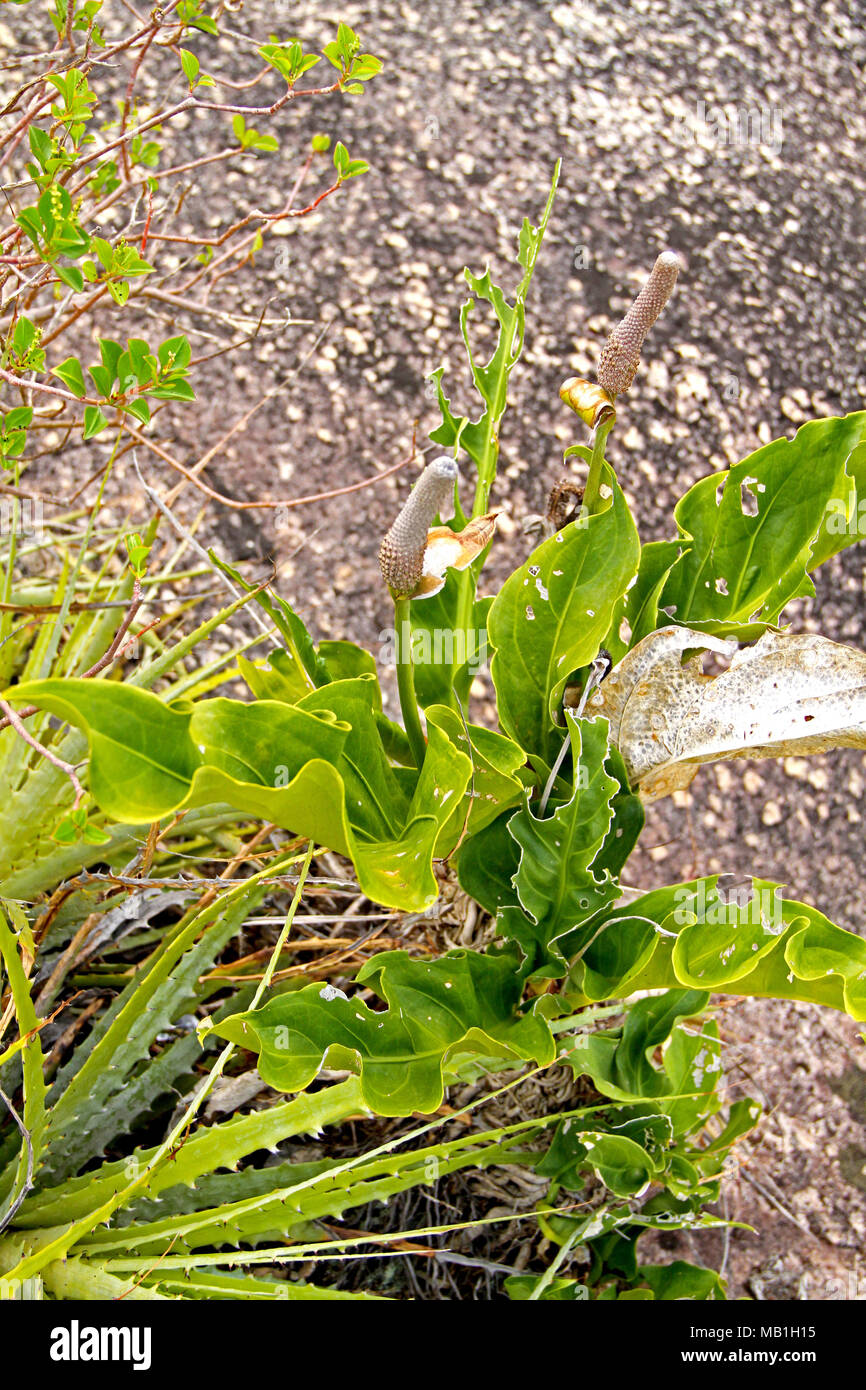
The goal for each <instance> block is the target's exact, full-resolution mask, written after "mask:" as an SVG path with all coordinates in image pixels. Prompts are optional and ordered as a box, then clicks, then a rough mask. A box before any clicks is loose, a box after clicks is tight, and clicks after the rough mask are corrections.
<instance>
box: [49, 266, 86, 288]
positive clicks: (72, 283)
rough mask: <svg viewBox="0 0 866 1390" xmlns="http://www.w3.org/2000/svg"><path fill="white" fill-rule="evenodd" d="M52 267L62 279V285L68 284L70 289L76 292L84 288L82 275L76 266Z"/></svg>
mask: <svg viewBox="0 0 866 1390" xmlns="http://www.w3.org/2000/svg"><path fill="white" fill-rule="evenodd" d="M54 269H55V271H56V272H57V275H58V278H59V279H61V280H62V281H63V283H64V285H68V286H69V288H70V289H71V290H75V292H76V294H80V293H81V291H82V290H83V289H84V276H83V275H82V274H81V271H80V270H79V269H78V267H77V266H74V265H55V267H54Z"/></svg>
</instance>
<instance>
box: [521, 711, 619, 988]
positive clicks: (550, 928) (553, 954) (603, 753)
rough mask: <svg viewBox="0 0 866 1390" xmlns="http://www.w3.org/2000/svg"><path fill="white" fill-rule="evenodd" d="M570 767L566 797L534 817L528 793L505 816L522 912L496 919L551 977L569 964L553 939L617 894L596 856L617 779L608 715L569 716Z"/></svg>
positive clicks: (533, 968) (537, 969)
mask: <svg viewBox="0 0 866 1390" xmlns="http://www.w3.org/2000/svg"><path fill="white" fill-rule="evenodd" d="M567 719H568V730H569V737H570V739H571V752H572V762H573V768H574V777H573V790H572V794H571V796H570V798H569V800H568V801H566V802H564V803H563V804H562V805H560V806H558V807H557V808H556V810H555V811H554V812H553V813H552V814H548V815H547V816H546V817H544V818H539V817H538V816H536V815H535V814H534V812H533V811H532V808H531V806H530V804H529V799H528V796H527V799H526V802H525V804H524V806H523V808H522V809H521V810H520V811H518V812H517V814H516V815H514V816H512V817H511V819H510V820H509V822H508V833H509V834H510V835H511V836H512V838H513V839H514V840H516V841H517V843H518V845H519V846H520V862H519V864H518V867H517V871H516V873H515V875H514V879H513V883H514V888H515V890H516V892H517V896H518V899H519V902H520V905H521V907H522V908H523V909H524V914H525V915H524V914H521V913H518V912H516V911H515V910H513V909H512V910H508V909H506V911H505V912H503V914H502V915H501V917H500V919H499V922H498V925H499V927H500V929H501V930H502V931H503V932H504V933H505V935H507V936H509V937H513V938H514V939H516V940H517V941H518V942H519V944H520V946H521V949H522V950H523V952H524V954H525V956H526V966H525V968H526V970H527V971H528V972H530V973H532V974H537V975H542V976H544V977H551V976H552V977H553V978H556V977H558V976H561V975H565V974H566V973H567V970H568V965H567V962H566V959H565V957H564V956H563V954H562V951H561V949H560V946H559V943H560V941H561V939H562V937H563V936H565V935H566V933H568V932H570V931H572V930H573V929H574V928H575V927H576V926H577V925H578V924H579V923H581V922H583V921H586V919H587V918H589V917H592V916H594V915H595V914H596V913H597V912H599V910H600V909H602V908H604V907H606V906H608V905H609V904H610V903H611V902H612V900H613V899H614V898H616V897H617V896H618V891H619V890H618V889H617V886H616V883H615V881H614V880H612V879H611V877H610V875H609V874H608V873H607V872H602V873H601V874H596V873H595V872H594V869H593V865H594V862H595V860H596V858H597V856H598V854H599V851H600V850H601V847H602V845H603V844H604V842H605V839H606V838H607V835H608V832H609V830H610V826H611V822H612V820H613V810H612V805H611V802H612V798H613V796H614V793H615V792H617V791H618V789H619V783H618V782H617V781H616V780H615V779H614V778H613V777H611V776H610V775H609V773H608V772H607V770H606V768H605V760H606V758H607V756H608V753H609V747H608V738H607V735H608V725H607V720H606V719H597V720H588V719H580V720H579V719H575V718H574V717H573V716H572V715H571V714H568V715H567Z"/></svg>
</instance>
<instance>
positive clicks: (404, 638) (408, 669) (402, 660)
mask: <svg viewBox="0 0 866 1390" xmlns="http://www.w3.org/2000/svg"><path fill="white" fill-rule="evenodd" d="M394 625H395V627H396V630H397V691H398V693H399V696H400V709H401V711H402V713H403V725H404V727H405V729H406V734H407V736H408V739H409V747H410V748H411V749H412V757H413V758H414V760H415V766H416V767H417V768H420V767H421V765H422V764H423V762H424V757H425V754H426V752H427V741H426V739H425V738H424V731H423V729H422V728H421V716H420V714H419V713H418V701H417V700H416V698H415V673H414V671H413V669H412V620H411V617H410V608H409V600H408V599H407V598H395V600H394Z"/></svg>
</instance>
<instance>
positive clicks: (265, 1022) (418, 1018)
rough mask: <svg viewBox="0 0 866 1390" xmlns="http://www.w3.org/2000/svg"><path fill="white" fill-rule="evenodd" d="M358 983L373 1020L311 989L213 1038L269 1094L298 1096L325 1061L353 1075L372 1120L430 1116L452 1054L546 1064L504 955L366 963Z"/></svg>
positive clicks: (539, 1034) (383, 958)
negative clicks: (375, 1004)
mask: <svg viewBox="0 0 866 1390" xmlns="http://www.w3.org/2000/svg"><path fill="white" fill-rule="evenodd" d="M357 981H358V983H359V984H364V985H366V986H367V987H368V988H371V989H373V990H374V991H375V992H376V993H377V994H378V995H379V996H380V997H381V998H383V999H384V1000H385V1001H386V1002H387V1004H388V1008H387V1009H386V1010H383V1011H380V1012H376V1011H374V1010H372V1009H370V1008H368V1007H367V1005H366V1004H364V1003H363V1002H362V1001H361V1000H358V999H348V998H346V997H345V996H344V995H341V994H340V992H339V991H336V990H334V989H332V988H331V987H330V986H327V985H324V986H323V985H319V984H313V985H308V986H307V987H306V988H304V989H301V990H297V991H295V992H293V993H291V994H286V995H281V996H279V997H277V998H275V999H271V1000H269V1002H268V1003H267V1004H265V1005H264V1006H263V1007H262V1008H260V1009H257V1010H254V1011H253V1012H250V1013H245V1014H236V1015H235V1016H234V1017H232V1018H230V1019H227V1020H225V1021H224V1022H223V1023H220V1024H219V1025H218V1026H217V1031H218V1032H219V1033H220V1035H221V1036H223V1037H226V1038H229V1039H230V1040H231V1041H233V1042H236V1043H238V1044H239V1045H240V1046H242V1047H246V1048H249V1049H250V1050H251V1051H253V1052H256V1053H257V1054H258V1055H259V1063H258V1066H259V1071H260V1073H261V1075H262V1077H263V1079H264V1080H265V1081H267V1083H268V1085H271V1086H275V1087H276V1088H277V1089H278V1090H282V1091H298V1090H302V1089H303V1088H304V1087H305V1086H308V1085H309V1083H310V1082H311V1081H312V1080H313V1079H314V1077H315V1076H316V1075H317V1074H318V1072H319V1071H320V1069H321V1067H322V1066H324V1065H325V1063H326V1061H327V1062H328V1064H329V1065H331V1066H350V1067H351V1068H352V1069H353V1070H354V1069H356V1068H359V1069H360V1076H361V1091H362V1095H363V1098H364V1101H365V1102H366V1104H367V1105H369V1107H370V1108H371V1109H372V1110H374V1111H375V1112H376V1113H377V1114H381V1115H409V1114H412V1113H413V1112H414V1111H416V1110H417V1111H422V1112H425V1113H429V1112H430V1111H432V1110H435V1109H436V1108H437V1107H438V1106H439V1105H440V1104H441V1102H442V1095H443V1090H444V1085H445V1082H444V1078H443V1072H444V1070H445V1069H446V1067H447V1066H448V1064H449V1063H453V1061H454V1058H455V1057H456V1056H457V1055H458V1054H469V1055H471V1054H473V1053H474V1054H477V1053H481V1055H483V1056H495V1057H498V1058H500V1059H508V1061H510V1062H514V1061H516V1060H518V1059H524V1058H532V1059H534V1060H535V1061H537V1062H538V1063H539V1064H543V1063H545V1062H549V1061H550V1060H552V1058H553V1055H554V1048H553V1042H552V1039H551V1036H550V1033H549V1031H548V1029H547V1026H546V1024H545V1023H544V1022H543V1021H542V1019H540V1018H539V1017H537V1016H536V1015H535V1014H534V1013H526V1014H523V1015H519V1014H518V1013H517V1007H518V1004H519V1002H520V997H521V993H522V986H521V983H520V980H519V978H518V975H517V972H516V971H515V969H514V961H513V959H512V958H511V957H509V956H507V955H502V956H481V955H478V954H476V953H475V952H472V951H450V952H448V954H447V955H445V956H443V957H441V959H439V960H435V961H420V960H412V959H411V958H410V957H409V956H408V954H407V953H406V952H405V951H388V952H386V953H384V954H383V955H380V956H375V957H374V958H373V959H372V960H370V961H368V962H367V964H366V965H365V966H364V967H363V968H362V970H361V971H360V973H359V974H358V976H357Z"/></svg>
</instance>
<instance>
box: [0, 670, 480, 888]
mask: <svg viewBox="0 0 866 1390" xmlns="http://www.w3.org/2000/svg"><path fill="white" fill-rule="evenodd" d="M10 694H11V695H12V696H13V697H14V698H15V699H16V700H19V699H20V700H32V701H34V702H35V703H37V704H39V705H41V706H43V707H44V708H45V709H49V710H50V711H51V712H52V713H54V714H56V715H58V716H59V717H60V718H63V719H66V720H68V721H69V722H70V723H72V724H75V725H76V726H77V727H79V728H81V729H83V730H84V731H85V733H86V734H87V736H88V739H89V742H90V749H91V759H90V789H91V792H92V794H93V797H94V799H95V801H96V802H97V804H98V805H99V806H100V807H101V809H102V810H103V811H104V812H105V813H106V814H107V815H109V816H111V817H112V818H113V819H115V820H118V821H124V822H127V823H133V824H135V823H143V822H151V821H154V820H158V819H160V818H161V817H162V816H164V815H167V814H169V813H170V812H174V811H178V810H182V809H185V808H186V807H193V806H209V805H213V804H215V803H216V804H220V803H226V804H228V805H230V806H233V807H235V808H236V809H237V810H240V811H244V812H246V813H247V814H248V815H252V816H260V817H262V818H263V819H267V820H272V821H274V822H276V824H278V825H281V826H283V827H284V828H285V829H287V830H291V831H292V832H293V833H295V834H299V835H306V836H309V837H310V838H311V839H313V840H315V841H316V842H317V843H319V844H322V845H326V846H328V847H329V848H331V849H335V850H337V851H339V852H340V853H342V854H346V855H347V856H349V857H350V858H351V859H352V860H353V862H354V864H355V867H356V870H357V873H358V879H359V882H360V884H361V887H362V888H363V890H364V891H365V892H366V893H367V894H368V896H370V897H372V898H373V899H375V900H376V901H378V902H382V903H386V904H387V905H389V906H393V907H403V908H406V909H407V910H410V911H419V910H423V909H424V908H426V907H428V906H429V905H430V903H431V902H433V901H434V900H435V898H436V895H437V891H438V890H437V885H436V880H435V878H434V875H433V871H432V862H431V861H432V855H433V851H434V847H435V844H436V840H437V838H438V836H439V833H440V830H441V827H442V825H443V824H444V823H445V821H446V820H447V819H448V818H449V817H450V816H451V815H452V813H453V810H454V806H455V805H456V804H457V802H458V801H459V799H460V798H461V797H462V796H463V793H464V791H465V789H466V785H467V783H468V780H469V774H470V770H471V765H470V763H469V759H468V758H467V757H465V756H464V754H462V753H460V752H459V751H458V750H457V749H455V748H454V747H453V746H452V745H451V743H450V742H449V740H448V739H447V738H446V737H445V735H444V734H443V733H442V732H441V730H439V729H437V728H436V727H435V726H433V727H432V728H431V730H430V736H429V739H428V745H427V755H426V757H425V760H424V765H423V767H422V769H421V772H420V774H419V775H418V777H417V780H416V781H415V782H414V785H411V786H410V785H409V781H408V778H409V777H410V776H411V774H404V775H401V772H400V770H397V771H395V770H394V769H391V768H390V766H389V764H388V762H387V759H386V757H385V754H384V750H383V748H382V744H381V740H380V738H379V734H378V730H377V725H376V720H375V709H376V704H377V696H378V687H377V685H376V683H375V681H374V680H373V679H372V678H370V677H369V676H361V677H358V678H357V679H354V680H349V681H337V682H333V683H330V684H328V685H327V686H325V687H323V688H321V689H319V690H315V691H311V692H310V693H309V694H308V695H307V696H305V697H304V698H303V699H302V700H301V701H299V702H298V703H296V704H285V703H282V702H279V701H274V700H260V701H257V702H255V703H253V704H246V703H244V702H243V701H238V700H227V699H215V700H200V701H197V702H196V703H194V704H192V705H189V704H184V703H177V704H175V705H174V706H170V705H166V704H164V703H163V702H162V701H161V700H160V699H159V698H158V697H157V696H156V695H153V694H151V693H150V692H149V691H144V690H137V689H135V688H134V687H132V686H129V685H126V684H124V685H120V684H119V683H117V682H114V681H95V680H46V681H32V682H29V683H28V684H26V685H19V686H15V687H14V688H13V690H12V691H11V692H10ZM341 714H345V715H346V718H342V717H341ZM350 720H354V721H355V722H354V723H353V722H349V721H350Z"/></svg>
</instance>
